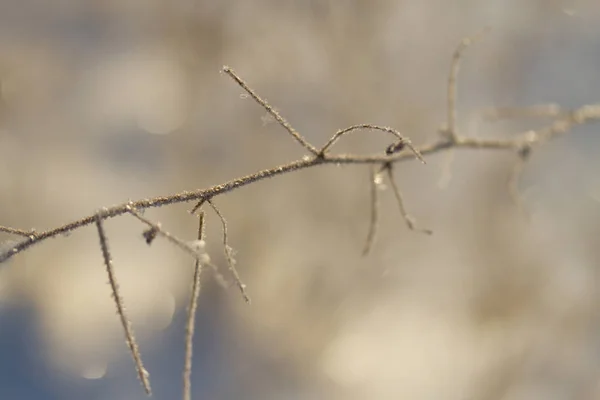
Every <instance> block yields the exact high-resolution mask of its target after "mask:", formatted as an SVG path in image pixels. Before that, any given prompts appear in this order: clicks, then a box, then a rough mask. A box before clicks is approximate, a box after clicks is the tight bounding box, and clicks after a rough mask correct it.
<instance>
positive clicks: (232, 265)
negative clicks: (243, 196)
mask: <svg viewBox="0 0 600 400" xmlns="http://www.w3.org/2000/svg"><path fill="white" fill-rule="evenodd" d="M206 202H207V203H208V204H209V205H210V206H211V207H212V209H213V210H214V211H215V214H217V216H218V217H219V219H220V220H221V225H222V227H223V247H224V250H225V258H226V260H227V265H228V266H229V271H230V272H231V275H232V276H233V279H234V280H235V283H236V285H237V287H238V288H239V289H240V292H241V293H242V296H243V297H244V300H246V302H247V303H248V304H250V297H249V296H248V293H247V292H246V285H245V284H244V283H243V282H242V280H241V278H240V275H239V274H238V272H237V269H236V268H235V259H234V258H233V249H232V248H231V246H229V234H228V232H227V221H226V220H225V217H224V216H223V214H222V213H221V211H220V210H219V208H218V207H217V206H216V205H215V203H214V202H213V201H212V200H211V199H208V200H206Z"/></svg>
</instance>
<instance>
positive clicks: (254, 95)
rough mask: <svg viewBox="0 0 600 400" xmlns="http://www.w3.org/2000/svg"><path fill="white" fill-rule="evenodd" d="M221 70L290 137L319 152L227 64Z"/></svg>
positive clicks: (306, 147) (315, 152)
mask: <svg viewBox="0 0 600 400" xmlns="http://www.w3.org/2000/svg"><path fill="white" fill-rule="evenodd" d="M223 72H224V73H226V74H227V75H229V76H230V77H231V78H232V79H233V80H234V81H236V82H237V84H238V85H240V87H241V88H242V89H244V90H245V91H246V92H247V93H248V94H249V95H250V96H251V97H252V98H253V99H254V101H256V102H257V103H258V104H260V105H261V106H262V107H263V108H264V109H265V110H267V112H268V113H269V114H270V115H271V116H272V117H273V118H274V119H275V121H277V122H278V123H279V125H281V126H283V127H284V128H285V130H286V131H288V133H289V134H290V135H292V137H293V138H294V139H296V141H297V142H298V143H300V144H301V145H302V146H303V147H304V148H305V149H307V150H308V151H310V152H311V153H312V154H315V155H316V154H318V153H319V151H318V150H317V148H316V147H314V146H313V145H312V144H310V143H309V142H307V141H306V139H304V137H302V135H300V133H298V131H296V130H295V129H294V127H293V126H292V125H290V123H289V122H287V120H286V119H285V118H283V117H282V116H281V114H279V112H277V110H275V109H274V108H273V107H272V106H271V105H270V104H269V103H267V101H266V100H265V99H263V98H262V97H260V96H259V95H258V94H257V93H256V92H255V91H254V90H253V89H252V88H251V87H250V86H249V85H248V84H247V83H246V82H245V81H244V80H243V79H242V78H241V77H240V76H239V75H238V74H236V73H235V71H233V70H232V69H231V68H229V67H228V66H224V67H223Z"/></svg>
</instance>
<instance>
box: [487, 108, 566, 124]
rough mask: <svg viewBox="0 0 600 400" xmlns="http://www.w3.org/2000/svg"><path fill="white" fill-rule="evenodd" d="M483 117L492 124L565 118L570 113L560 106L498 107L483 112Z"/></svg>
mask: <svg viewBox="0 0 600 400" xmlns="http://www.w3.org/2000/svg"><path fill="white" fill-rule="evenodd" d="M480 115H481V117H482V118H484V119H485V120H487V121H490V122H496V121H500V120H503V119H520V118H564V117H566V116H568V113H567V112H565V111H563V110H562V109H561V108H560V106H559V105H558V104H537V105H533V106H529V107H496V108H488V109H485V110H483V111H482V112H481V114H480Z"/></svg>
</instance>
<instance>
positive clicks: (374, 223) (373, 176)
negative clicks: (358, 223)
mask: <svg viewBox="0 0 600 400" xmlns="http://www.w3.org/2000/svg"><path fill="white" fill-rule="evenodd" d="M378 176H379V170H378V169H377V168H375V167H374V166H372V167H371V168H370V172H369V178H370V179H369V187H370V189H371V199H370V200H371V213H370V220H369V232H368V233H367V240H366V241H365V246H364V248H363V252H362V254H363V256H366V255H368V254H369V253H370V252H371V248H372V247H373V243H375V237H376V236H377V227H378V225H379V193H378V188H377V179H378Z"/></svg>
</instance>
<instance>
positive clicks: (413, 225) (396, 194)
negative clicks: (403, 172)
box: [385, 164, 433, 235]
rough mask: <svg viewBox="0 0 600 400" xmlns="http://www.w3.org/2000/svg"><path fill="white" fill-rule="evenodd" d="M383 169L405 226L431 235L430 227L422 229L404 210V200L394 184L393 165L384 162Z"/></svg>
mask: <svg viewBox="0 0 600 400" xmlns="http://www.w3.org/2000/svg"><path fill="white" fill-rule="evenodd" d="M385 170H386V171H387V174H388V178H389V181H390V186H391V187H392V190H393V191H394V197H396V202H397V203H398V208H399V209H400V214H402V218H404V221H405V222H406V226H407V227H408V229H410V230H412V231H415V232H421V233H424V234H426V235H431V234H432V233H433V231H431V230H430V229H423V228H419V227H417V226H416V221H415V219H414V218H413V217H412V216H411V215H410V214H409V213H408V212H407V211H406V207H405V206H404V200H403V199H402V193H401V192H400V188H399V187H398V185H397V184H396V180H395V178H394V167H393V165H392V164H386V165H385Z"/></svg>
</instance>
